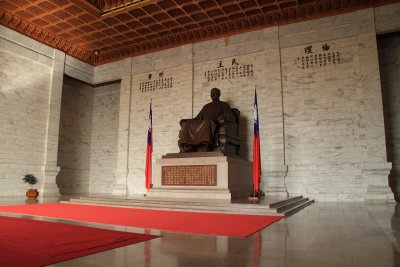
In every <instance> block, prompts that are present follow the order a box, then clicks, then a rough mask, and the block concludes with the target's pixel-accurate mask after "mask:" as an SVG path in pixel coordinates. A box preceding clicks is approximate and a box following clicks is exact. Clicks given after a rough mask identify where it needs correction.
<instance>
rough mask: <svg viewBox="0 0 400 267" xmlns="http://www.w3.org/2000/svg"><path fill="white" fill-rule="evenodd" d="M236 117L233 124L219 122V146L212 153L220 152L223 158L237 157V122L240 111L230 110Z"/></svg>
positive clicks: (238, 139) (238, 143) (238, 144)
mask: <svg viewBox="0 0 400 267" xmlns="http://www.w3.org/2000/svg"><path fill="white" fill-rule="evenodd" d="M232 111H233V114H234V115H235V117H236V120H235V122H224V121H219V122H218V123H219V130H218V141H219V145H218V146H217V147H215V148H214V151H221V152H222V153H223V154H224V155H225V156H239V149H240V138H239V121H240V111H239V110H238V109H237V108H232Z"/></svg>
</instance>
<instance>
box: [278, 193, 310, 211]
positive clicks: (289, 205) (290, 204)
mask: <svg viewBox="0 0 400 267" xmlns="http://www.w3.org/2000/svg"><path fill="white" fill-rule="evenodd" d="M307 201H308V198H303V197H301V198H298V199H296V200H294V201H290V202H288V203H283V204H282V205H280V206H279V207H277V208H276V211H277V212H283V213H284V212H285V211H287V210H290V209H292V208H293V207H297V206H301V205H302V204H304V203H305V202H307Z"/></svg>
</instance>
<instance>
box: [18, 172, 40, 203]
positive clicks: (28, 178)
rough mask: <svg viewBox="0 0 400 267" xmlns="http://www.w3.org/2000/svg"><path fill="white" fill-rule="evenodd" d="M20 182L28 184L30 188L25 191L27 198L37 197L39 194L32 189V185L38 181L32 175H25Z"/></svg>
mask: <svg viewBox="0 0 400 267" xmlns="http://www.w3.org/2000/svg"><path fill="white" fill-rule="evenodd" d="M22 180H23V181H24V182H25V183H27V184H30V186H31V188H30V189H28V191H26V196H27V197H37V196H39V192H38V191H37V189H36V188H34V185H35V184H37V183H38V182H39V180H38V179H37V178H36V177H35V175H33V174H25V175H24V177H23V178H22Z"/></svg>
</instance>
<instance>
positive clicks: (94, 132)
mask: <svg viewBox="0 0 400 267" xmlns="http://www.w3.org/2000/svg"><path fill="white" fill-rule="evenodd" d="M119 86H120V85H119V84H113V85H105V86H101V87H96V88H93V87H92V86H88V85H85V84H83V83H81V82H79V81H76V80H73V79H71V78H68V77H67V76H66V77H64V87H63V96H62V106H61V107H62V108H61V118H60V138H59V149H58V166H60V173H59V174H58V176H57V184H58V186H59V188H60V192H61V193H63V194H89V193H90V194H107V193H110V188H111V189H112V187H113V182H114V180H115V177H114V176H115V174H114V170H115V168H116V150H117V149H116V148H117V140H118V139H117V133H118V132H117V129H118V111H119V109H118V108H119Z"/></svg>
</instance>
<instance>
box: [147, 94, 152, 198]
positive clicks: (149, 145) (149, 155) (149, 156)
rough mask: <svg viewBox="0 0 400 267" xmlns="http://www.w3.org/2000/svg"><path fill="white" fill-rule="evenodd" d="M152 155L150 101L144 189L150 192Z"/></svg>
mask: <svg viewBox="0 0 400 267" xmlns="http://www.w3.org/2000/svg"><path fill="white" fill-rule="evenodd" d="M152 153H153V115H152V111H151V101H150V112H149V126H148V129H147V150H146V170H145V176H146V185H145V186H146V189H147V191H149V190H150V188H151V187H152V184H151V168H152Z"/></svg>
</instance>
